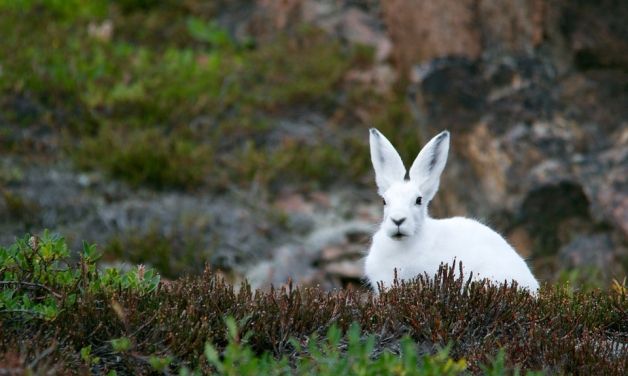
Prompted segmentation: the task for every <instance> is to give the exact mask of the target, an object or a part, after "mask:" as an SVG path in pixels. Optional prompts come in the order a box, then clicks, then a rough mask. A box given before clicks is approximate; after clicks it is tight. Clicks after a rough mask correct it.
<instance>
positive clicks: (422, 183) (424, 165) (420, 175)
mask: <svg viewBox="0 0 628 376" xmlns="http://www.w3.org/2000/svg"><path fill="white" fill-rule="evenodd" d="M448 152H449V132H448V131H443V132H441V133H439V134H438V135H437V136H436V137H434V138H432V139H431V140H430V142H428V143H427V145H425V146H424V147H423V149H422V150H421V152H420V153H419V155H418V156H417V157H416V159H415V160H414V163H412V167H410V180H411V181H414V182H415V183H417V184H419V190H420V191H421V194H422V195H423V200H424V202H426V203H427V202H428V201H430V200H431V199H432V198H434V195H435V194H436V191H438V184H439V181H440V174H441V173H442V172H443V169H444V168H445V163H446V162H447V153H448Z"/></svg>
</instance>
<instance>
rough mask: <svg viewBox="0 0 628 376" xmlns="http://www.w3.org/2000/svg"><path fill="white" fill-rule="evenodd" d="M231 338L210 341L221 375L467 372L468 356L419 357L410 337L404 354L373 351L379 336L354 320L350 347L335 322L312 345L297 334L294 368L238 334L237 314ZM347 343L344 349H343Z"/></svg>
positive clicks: (209, 348) (209, 349) (208, 354)
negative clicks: (220, 344)
mask: <svg viewBox="0 0 628 376" xmlns="http://www.w3.org/2000/svg"><path fill="white" fill-rule="evenodd" d="M226 323H227V327H228V339H229V343H228V344H227V346H226V347H225V349H224V351H223V352H222V353H219V351H218V350H217V349H216V348H215V347H214V346H213V345H211V344H209V343H207V344H205V351H204V354H205V357H206V358H207V360H208V362H209V363H210V364H211V365H212V366H213V367H214V369H215V370H216V371H217V372H218V374H221V375H292V374H294V373H296V374H298V375H363V376H368V375H392V374H394V375H408V376H412V375H417V376H419V375H420V376H428V375H429V376H432V375H433V376H441V375H442V376H446V375H451V376H453V375H458V374H461V373H463V372H464V371H465V369H466V363H465V361H464V360H453V359H451V358H450V357H449V350H448V349H447V348H445V349H443V350H441V351H439V352H437V353H436V354H434V355H425V356H423V357H422V358H421V359H419V357H417V349H416V345H415V344H414V342H413V341H412V339H410V338H409V337H403V338H402V339H401V342H400V347H401V354H399V355H396V354H393V353H392V352H390V351H388V350H386V351H384V352H383V353H382V354H379V355H378V356H375V355H374V348H375V336H373V335H369V336H368V337H367V338H366V339H364V338H363V336H362V333H361V330H360V326H359V325H358V324H357V323H354V324H352V325H351V327H350V328H349V331H348V332H347V334H346V342H347V343H346V348H345V346H343V344H341V340H342V339H343V337H345V336H343V334H342V332H341V330H340V329H339V328H338V327H337V326H335V325H332V326H330V327H329V330H328V331H327V335H326V337H325V338H323V339H322V340H321V339H320V338H318V337H317V336H316V335H314V336H311V337H309V338H308V340H307V343H308V347H307V349H303V348H302V347H301V344H300V343H299V341H297V340H296V339H291V341H290V342H291V344H292V345H293V346H294V348H295V351H296V352H297V354H299V358H298V361H297V362H296V364H295V365H294V368H292V367H291V366H290V362H289V360H288V358H287V357H285V356H282V357H281V358H279V359H276V358H274V357H272V356H271V355H270V354H269V353H267V352H266V353H263V354H262V355H256V354H255V352H254V351H253V350H252V349H251V347H250V346H248V345H247V344H246V336H245V338H244V339H242V338H240V337H239V333H238V329H237V326H236V324H235V320H233V318H227V320H226ZM343 348H344V349H343Z"/></svg>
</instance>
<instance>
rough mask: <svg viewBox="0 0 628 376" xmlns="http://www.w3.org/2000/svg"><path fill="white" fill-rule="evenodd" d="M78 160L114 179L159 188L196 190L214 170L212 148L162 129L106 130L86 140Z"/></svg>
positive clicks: (76, 158) (86, 166)
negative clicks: (190, 188)
mask: <svg viewBox="0 0 628 376" xmlns="http://www.w3.org/2000/svg"><path fill="white" fill-rule="evenodd" d="M74 158H75V161H76V162H77V163H78V165H79V166H81V167H83V168H93V167H100V168H103V169H104V170H105V171H106V172H108V173H109V174H110V175H111V176H112V177H116V178H121V179H124V180H126V181H128V182H130V183H132V184H134V185H139V184H148V185H151V186H153V187H156V188H171V187H179V188H186V187H188V188H189V187H195V186H198V185H200V184H202V183H203V182H205V181H206V179H207V178H208V176H209V174H210V172H211V171H212V169H213V154H212V151H211V148H210V147H208V146H207V145H203V144H200V143H197V142H195V141H194V140H191V139H190V138H188V137H187V136H185V135H181V136H178V135H177V134H173V135H170V136H166V135H165V134H164V133H163V131H160V130H159V129H140V130H110V129H107V128H105V129H102V130H101V131H100V132H99V133H98V135H97V136H95V137H93V138H87V139H85V140H84V142H83V144H82V145H81V146H80V147H79V149H78V151H77V152H76V154H75V156H74Z"/></svg>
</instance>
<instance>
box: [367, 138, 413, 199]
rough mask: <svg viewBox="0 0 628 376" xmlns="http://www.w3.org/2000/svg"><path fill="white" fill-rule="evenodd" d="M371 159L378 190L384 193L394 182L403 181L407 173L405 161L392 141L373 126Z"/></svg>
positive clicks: (381, 193)
mask: <svg viewBox="0 0 628 376" xmlns="http://www.w3.org/2000/svg"><path fill="white" fill-rule="evenodd" d="M370 134H371V135H370V144H371V161H372V162H373V168H374V169H375V182H376V183H377V192H378V193H379V194H380V195H383V194H384V192H386V191H387V190H388V188H389V187H390V185H391V184H392V183H395V182H397V181H402V180H403V178H404V176H405V175H406V168H405V167H404V165H403V161H402V160H401V157H400V156H399V153H397V150H395V147H394V146H392V144H391V143H390V141H388V139H387V138H386V137H384V135H383V134H381V133H380V132H379V131H378V130H377V129H375V128H371V131H370Z"/></svg>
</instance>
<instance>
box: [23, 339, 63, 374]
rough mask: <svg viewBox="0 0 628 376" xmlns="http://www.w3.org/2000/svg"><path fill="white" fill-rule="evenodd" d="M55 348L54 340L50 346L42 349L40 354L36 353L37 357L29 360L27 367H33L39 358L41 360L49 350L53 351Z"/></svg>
mask: <svg viewBox="0 0 628 376" xmlns="http://www.w3.org/2000/svg"><path fill="white" fill-rule="evenodd" d="M56 348H57V343H56V342H54V343H53V344H52V345H50V347H48V348H47V349H46V350H44V351H42V353H41V354H39V355H37V357H36V358H35V359H33V361H32V362H30V364H29V365H28V368H31V369H32V368H33V367H35V366H36V365H37V363H39V361H40V360H42V359H43V358H45V357H47V356H48V355H50V353H51V352H53V351H54V350H55V349H56Z"/></svg>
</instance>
